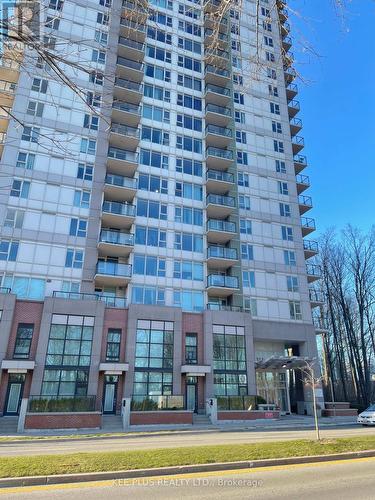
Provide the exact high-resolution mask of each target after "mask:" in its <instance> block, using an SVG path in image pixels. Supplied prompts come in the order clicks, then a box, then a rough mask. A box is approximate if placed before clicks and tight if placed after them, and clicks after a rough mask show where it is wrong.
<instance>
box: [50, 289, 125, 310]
mask: <svg viewBox="0 0 375 500" xmlns="http://www.w3.org/2000/svg"><path fill="white" fill-rule="evenodd" d="M52 296H53V297H56V298H58V299H67V300H95V301H101V302H104V303H105V305H106V307H118V308H125V307H126V298H125V297H116V296H112V295H105V294H102V293H100V292H97V293H78V292H60V291H58V290H54V292H53V293H52Z"/></svg>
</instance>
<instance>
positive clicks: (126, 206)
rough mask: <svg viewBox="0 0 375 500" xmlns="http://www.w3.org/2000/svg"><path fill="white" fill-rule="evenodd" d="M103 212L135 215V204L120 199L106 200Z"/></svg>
mask: <svg viewBox="0 0 375 500" xmlns="http://www.w3.org/2000/svg"><path fill="white" fill-rule="evenodd" d="M103 212H107V213H109V214H114V215H125V216H127V217H135V205H131V204H130V203H122V202H120V201H104V202H103Z"/></svg>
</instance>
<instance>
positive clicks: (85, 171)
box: [77, 163, 94, 181]
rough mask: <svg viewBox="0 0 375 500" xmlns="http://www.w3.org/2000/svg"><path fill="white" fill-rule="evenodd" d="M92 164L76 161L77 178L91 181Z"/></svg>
mask: <svg viewBox="0 0 375 500" xmlns="http://www.w3.org/2000/svg"><path fill="white" fill-rule="evenodd" d="M93 171H94V166H93V165H88V164H87V163H78V168H77V179H83V180H84V181H92V176H93Z"/></svg>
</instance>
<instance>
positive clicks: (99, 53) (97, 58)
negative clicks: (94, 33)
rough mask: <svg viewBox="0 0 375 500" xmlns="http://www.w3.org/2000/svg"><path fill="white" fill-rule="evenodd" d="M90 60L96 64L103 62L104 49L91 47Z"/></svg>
mask: <svg viewBox="0 0 375 500" xmlns="http://www.w3.org/2000/svg"><path fill="white" fill-rule="evenodd" d="M91 61H92V62H96V63H98V64H105V51H104V50H97V49H93V50H92V53H91Z"/></svg>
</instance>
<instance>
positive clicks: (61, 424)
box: [25, 412, 102, 430]
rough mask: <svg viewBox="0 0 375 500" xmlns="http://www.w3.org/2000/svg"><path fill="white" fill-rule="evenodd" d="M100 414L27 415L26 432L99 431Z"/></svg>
mask: <svg viewBox="0 0 375 500" xmlns="http://www.w3.org/2000/svg"><path fill="white" fill-rule="evenodd" d="M101 424H102V414H101V413H100V412H89V413H85V412H77V413H26V417H25V430H30V429H99V428H100V427H101Z"/></svg>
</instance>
